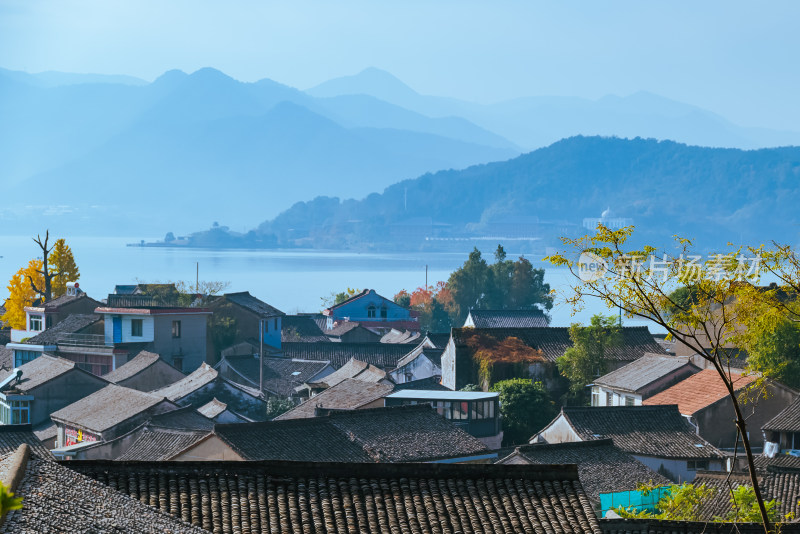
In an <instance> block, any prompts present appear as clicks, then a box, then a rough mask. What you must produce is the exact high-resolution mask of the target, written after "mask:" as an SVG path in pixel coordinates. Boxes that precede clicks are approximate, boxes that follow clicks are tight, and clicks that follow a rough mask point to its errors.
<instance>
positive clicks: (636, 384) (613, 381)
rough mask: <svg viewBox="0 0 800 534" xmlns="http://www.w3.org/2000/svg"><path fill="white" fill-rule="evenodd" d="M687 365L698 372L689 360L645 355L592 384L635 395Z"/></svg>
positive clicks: (668, 356) (664, 355) (661, 355)
mask: <svg viewBox="0 0 800 534" xmlns="http://www.w3.org/2000/svg"><path fill="white" fill-rule="evenodd" d="M687 365H689V366H691V368H692V369H694V370H696V371H699V369H697V368H696V367H695V366H694V365H692V364H691V363H689V358H679V357H677V356H670V355H666V354H650V353H647V354H645V355H644V356H642V357H641V358H639V359H638V360H636V361H633V362H631V363H629V364H627V365H625V366H623V367H620V368H619V369H617V370H615V371H611V372H610V373H608V374H605V375H603V376H601V377H600V378H596V379H595V380H594V383H595V384H597V385H599V386H607V387H610V388H614V389H620V390H623V391H630V392H634V393H635V392H637V391H639V390H640V389H642V388H644V387H646V386H648V385H650V384H652V383H653V382H655V381H656V380H658V379H660V378H663V377H665V376H667V375H668V374H670V373H672V372H675V371H677V370H678V369H680V368H682V367H684V366H687Z"/></svg>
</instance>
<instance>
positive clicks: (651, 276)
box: [546, 225, 800, 532]
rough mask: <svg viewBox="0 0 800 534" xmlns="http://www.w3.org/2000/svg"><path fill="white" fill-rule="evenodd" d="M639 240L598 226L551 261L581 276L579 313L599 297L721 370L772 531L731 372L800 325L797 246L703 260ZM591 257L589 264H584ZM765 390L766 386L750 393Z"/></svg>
mask: <svg viewBox="0 0 800 534" xmlns="http://www.w3.org/2000/svg"><path fill="white" fill-rule="evenodd" d="M632 233H633V227H626V228H621V229H619V230H611V229H609V228H607V227H605V226H603V225H598V228H597V232H596V234H594V235H589V236H584V237H581V238H578V239H569V238H563V239H562V241H563V242H564V244H565V248H566V250H564V251H563V252H561V253H558V254H555V255H552V256H550V257H549V258H546V259H548V260H549V261H550V262H551V263H553V264H554V265H556V266H561V267H566V268H568V269H569V270H570V271H571V272H572V273H573V274H575V285H574V286H573V292H572V294H571V295H569V296H568V297H567V299H566V300H567V302H568V303H570V304H572V306H573V308H574V309H576V310H579V309H582V307H583V301H584V299H586V298H598V299H600V300H601V301H602V302H603V303H604V304H606V305H607V306H608V307H609V308H612V309H614V308H620V309H621V310H622V311H623V312H624V313H625V314H626V316H628V317H640V318H644V319H649V320H652V321H654V322H655V323H656V324H658V325H660V326H661V327H662V328H664V329H665V330H666V331H667V332H668V334H669V335H670V336H671V337H672V338H673V339H675V341H676V342H677V343H680V344H682V345H683V346H685V347H686V348H687V349H689V350H690V351H691V352H693V353H696V354H698V355H699V356H700V357H701V358H703V359H705V360H706V361H707V362H708V363H709V364H710V366H711V367H712V368H713V369H714V370H716V372H717V375H718V376H719V378H720V380H721V381H722V383H723V385H724V386H725V388H726V391H727V392H728V398H729V399H730V401H731V404H732V407H733V412H734V420H735V424H736V428H737V435H738V439H739V440H740V442H741V444H742V446H743V448H744V452H745V455H746V458H747V464H748V472H749V473H750V477H751V482H752V485H753V488H754V489H753V491H754V495H755V501H756V503H757V505H758V508H759V514H760V516H761V521H762V523H763V525H764V530H765V531H767V532H769V531H770V530H771V521H770V518H769V514H768V512H767V508H766V506H765V504H764V499H763V497H762V495H761V490H760V489H759V487H758V480H757V474H756V469H755V463H754V456H753V451H752V448H751V446H750V440H749V437H748V429H747V421H746V419H745V417H744V414H743V410H742V408H741V403H740V400H739V396H738V395H737V390H739V389H740V388H738V387H737V386H735V385H734V379H735V377H737V376H738V375H733V374H732V373H731V370H730V360H731V358H732V357H734V356H736V353H734V352H732V350H731V349H730V348H729V347H732V346H734V347H745V348H748V345H747V342H748V340H749V341H752V339H753V336H755V335H757V333H758V332H764V331H769V330H770V329H771V328H772V327H773V325H774V324H776V323H777V322H780V321H781V320H784V319H786V318H790V319H795V318H800V309H795V304H794V303H795V299H792V298H783V297H781V295H783V296H784V297H787V296H789V295H796V294H797V293H798V290H800V259H798V258H797V257H796V256H795V255H794V252H793V251H792V249H791V247H783V246H779V245H775V249H774V250H766V249H765V247H763V246H762V247H751V248H742V247H738V248H737V247H730V248H729V250H727V251H723V252H720V253H716V254H713V255H710V256H708V257H707V259H706V260H705V261H700V260H702V256H701V255H698V254H697V253H696V251H695V250H693V245H692V242H691V241H690V240H688V239H685V238H680V237H676V238H675V247H673V248H671V249H670V252H669V253H667V252H666V251H664V250H659V249H657V248H655V247H653V246H648V245H645V246H639V247H636V248H634V247H632V246H630V245H629V244H627V241H628V239H629V238H630V236H631V235H632ZM745 253H747V254H748V256H745ZM587 257H588V258H589V259H590V261H588V262H587V261H586V259H581V258H587ZM748 257H749V258H750V259H749V260H748ZM587 264H591V265H592V266H596V265H601V266H602V267H603V269H601V270H599V271H596V270H595V271H594V272H593V271H591V270H588V269H585V268H584V267H585V266H586V265H587ZM761 268H766V269H767V270H768V271H770V272H771V273H772V274H773V275H774V276H776V277H777V278H778V279H779V280H781V284H780V285H778V286H777V287H776V288H775V289H774V290H764V288H762V287H759V286H758V285H757V284H758V275H759V271H760V269H761ZM680 285H690V286H691V291H690V295H691V296H690V298H685V297H684V298H676V297H678V296H676V295H675V294H674V290H675V288H676V287H678V286H680ZM760 385H763V381H762V380H761V379H759V380H756V381H755V382H754V383H752V384H751V385H750V386H748V387H759V386H760Z"/></svg>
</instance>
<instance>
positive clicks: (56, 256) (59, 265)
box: [49, 238, 81, 297]
mask: <svg viewBox="0 0 800 534" xmlns="http://www.w3.org/2000/svg"><path fill="white" fill-rule="evenodd" d="M49 263H50V266H49V267H50V272H51V273H52V281H51V288H50V289H51V291H52V292H53V297H60V296H61V295H64V294H66V292H67V282H77V281H78V279H80V277H81V273H80V271H79V270H78V264H77V263H75V256H73V254H72V249H71V248H70V247H69V245H67V242H66V241H65V240H64V239H63V238H61V239H58V240H56V242H55V244H54V245H53V250H52V252H50V261H49Z"/></svg>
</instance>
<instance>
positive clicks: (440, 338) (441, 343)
mask: <svg viewBox="0 0 800 534" xmlns="http://www.w3.org/2000/svg"><path fill="white" fill-rule="evenodd" d="M425 338H426V339H427V340H429V341H430V342H431V343H432V344H433V346H434V348H437V349H444V348H445V347H447V343H448V342H449V341H450V332H447V333H444V334H432V333H431V332H428V333H427V335H426V336H425Z"/></svg>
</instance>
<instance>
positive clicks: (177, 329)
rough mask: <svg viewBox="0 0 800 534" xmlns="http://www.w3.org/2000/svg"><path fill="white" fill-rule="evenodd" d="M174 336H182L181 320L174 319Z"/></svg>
mask: <svg viewBox="0 0 800 534" xmlns="http://www.w3.org/2000/svg"><path fill="white" fill-rule="evenodd" d="M172 337H181V322H180V321H172Z"/></svg>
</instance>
